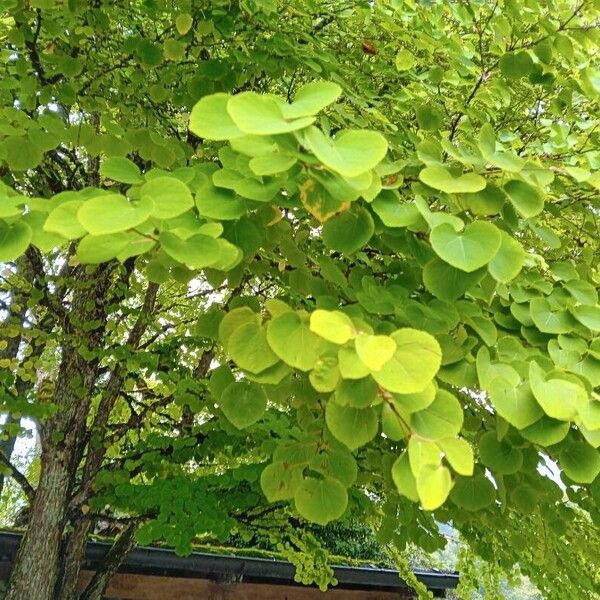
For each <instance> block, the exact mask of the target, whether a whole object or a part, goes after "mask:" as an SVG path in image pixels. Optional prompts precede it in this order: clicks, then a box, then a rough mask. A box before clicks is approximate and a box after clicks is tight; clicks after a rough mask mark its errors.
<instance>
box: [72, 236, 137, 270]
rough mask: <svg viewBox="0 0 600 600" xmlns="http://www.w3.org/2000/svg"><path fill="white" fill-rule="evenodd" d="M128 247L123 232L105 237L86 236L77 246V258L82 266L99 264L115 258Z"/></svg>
mask: <svg viewBox="0 0 600 600" xmlns="http://www.w3.org/2000/svg"><path fill="white" fill-rule="evenodd" d="M128 245H129V238H128V237H127V234H126V233H125V232H123V231H121V232H119V233H109V234H105V235H86V236H84V237H83V238H81V240H80V241H79V244H78V245H77V258H78V259H79V261H80V262H81V263H83V264H94V265H97V264H100V263H103V262H108V261H109V260H112V259H113V258H115V257H116V256H117V255H118V254H119V252H121V251H122V250H123V249H125V248H126V247H127V246H128Z"/></svg>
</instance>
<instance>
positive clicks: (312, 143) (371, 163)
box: [305, 127, 388, 177]
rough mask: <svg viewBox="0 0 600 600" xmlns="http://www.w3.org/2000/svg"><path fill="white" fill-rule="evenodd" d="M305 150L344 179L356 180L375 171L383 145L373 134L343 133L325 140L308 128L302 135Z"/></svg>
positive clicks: (381, 137)
mask: <svg viewBox="0 0 600 600" xmlns="http://www.w3.org/2000/svg"><path fill="white" fill-rule="evenodd" d="M305 139H306V143H307V145H308V148H309V150H311V152H312V153H313V154H314V155H315V156H316V157H317V158H318V159H319V160H320V161H321V162H322V163H323V164H324V165H325V166H326V167H328V168H330V169H331V170H332V171H335V172H337V173H339V174H340V175H343V176H344V177H356V176H357V175H360V174H361V173H364V172H365V171H370V170H371V169H373V168H374V167H376V166H377V165H378V164H379V163H380V162H381V161H382V160H383V159H384V158H385V155H386V154H387V148H388V145H387V141H386V139H385V138H384V137H383V136H382V135H381V134H380V133H377V132H376V131H365V130H358V129H347V130H344V131H342V132H341V133H338V134H336V136H335V138H333V139H332V138H329V137H327V136H326V135H325V134H324V133H323V132H322V131H321V130H320V129H317V128H316V127H311V128H309V129H308V130H307V131H306V134H305Z"/></svg>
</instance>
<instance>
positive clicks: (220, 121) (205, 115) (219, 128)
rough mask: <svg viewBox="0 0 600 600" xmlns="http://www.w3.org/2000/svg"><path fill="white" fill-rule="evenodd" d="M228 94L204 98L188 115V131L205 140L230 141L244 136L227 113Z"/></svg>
mask: <svg viewBox="0 0 600 600" xmlns="http://www.w3.org/2000/svg"><path fill="white" fill-rule="evenodd" d="M230 98H231V96H230V95H229V94H212V95H211V96H204V98H202V99H201V100H200V101H199V102H197V103H196V104H195V106H194V108H193V109H192V112H191V114H190V122H189V128H190V131H191V132H192V133H194V134H196V135H197V136H198V137H201V138H206V139H207V140H216V141H219V140H230V139H232V138H236V137H240V136H242V135H244V133H243V131H241V130H240V129H239V127H238V126H237V125H236V124H235V123H234V121H233V119H232V118H231V117H230V116H229V113H228V112H227V103H228V102H229V99H230Z"/></svg>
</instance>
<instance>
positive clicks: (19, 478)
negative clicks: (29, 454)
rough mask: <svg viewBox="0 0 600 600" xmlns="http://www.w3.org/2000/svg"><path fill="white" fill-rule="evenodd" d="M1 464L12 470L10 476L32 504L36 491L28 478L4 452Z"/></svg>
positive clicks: (1, 454)
mask: <svg viewBox="0 0 600 600" xmlns="http://www.w3.org/2000/svg"><path fill="white" fill-rule="evenodd" d="M0 463H1V464H3V465H4V466H5V467H7V468H8V469H9V470H10V476H11V477H12V478H13V479H14V480H15V481H16V482H17V483H18V484H19V487H20V488H21V489H22V490H23V492H24V494H25V496H27V500H28V501H29V502H30V503H31V502H32V501H33V498H34V496H35V489H34V487H33V486H32V485H31V484H30V483H29V481H28V479H27V477H25V475H23V473H21V471H19V469H17V467H15V466H14V465H13V464H12V463H11V462H10V460H8V458H6V456H5V455H4V454H3V453H2V452H0Z"/></svg>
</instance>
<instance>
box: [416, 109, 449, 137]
mask: <svg viewBox="0 0 600 600" xmlns="http://www.w3.org/2000/svg"><path fill="white" fill-rule="evenodd" d="M415 115H416V117H417V124H418V125H419V129H423V130H424V131H437V130H438V129H440V128H441V126H442V124H443V122H444V115H443V114H442V111H441V110H440V109H439V108H437V107H436V106H432V105H431V104H419V105H418V106H417V108H416V109H415Z"/></svg>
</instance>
